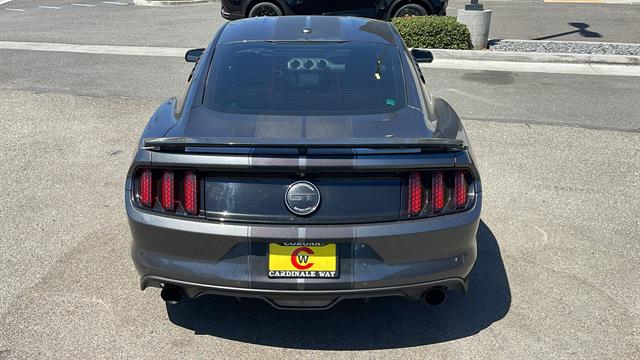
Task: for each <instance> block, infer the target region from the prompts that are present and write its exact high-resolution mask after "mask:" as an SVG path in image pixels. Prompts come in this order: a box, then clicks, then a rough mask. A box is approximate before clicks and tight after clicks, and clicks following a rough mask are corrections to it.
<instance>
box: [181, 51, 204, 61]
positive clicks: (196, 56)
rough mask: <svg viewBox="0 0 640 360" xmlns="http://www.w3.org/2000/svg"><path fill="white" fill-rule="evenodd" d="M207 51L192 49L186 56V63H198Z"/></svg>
mask: <svg viewBox="0 0 640 360" xmlns="http://www.w3.org/2000/svg"><path fill="white" fill-rule="evenodd" d="M204 50H205V49H192V50H189V51H187V53H186V54H184V60H185V61H186V62H198V60H200V57H201V56H202V54H203V53H204Z"/></svg>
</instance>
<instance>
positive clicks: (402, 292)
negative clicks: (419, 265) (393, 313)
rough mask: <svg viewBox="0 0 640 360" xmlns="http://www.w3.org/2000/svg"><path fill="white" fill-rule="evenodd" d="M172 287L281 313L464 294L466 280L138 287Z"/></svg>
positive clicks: (164, 282) (145, 281)
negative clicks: (438, 292)
mask: <svg viewBox="0 0 640 360" xmlns="http://www.w3.org/2000/svg"><path fill="white" fill-rule="evenodd" d="M169 285H171V286H176V287H179V288H180V289H182V290H183V291H184V293H185V294H186V295H187V296H189V297H190V298H198V297H200V296H203V295H210V294H211V295H223V296H233V297H242V298H256V299H261V300H264V301H266V302H267V303H269V304H270V305H271V306H273V307H275V308H277V309H282V310H298V309H301V310H309V309H313V310H326V309H329V308H331V307H332V306H333V305H335V304H337V303H338V302H340V301H342V300H347V299H367V298H374V297H385V296H403V297H406V298H409V299H411V300H417V299H419V298H420V297H421V296H422V295H423V294H424V293H425V291H427V290H429V289H432V288H435V287H439V288H442V289H444V290H446V291H451V290H463V291H465V292H466V291H467V280H466V279H460V278H450V279H442V280H438V281H431V282H427V283H419V284H411V285H401V286H388V287H382V288H370V289H351V290H338V291H335V290H315V291H314V290H268V289H248V288H234V287H227V286H215V285H207V284H197V283H192V282H187V281H180V280H174V279H167V278H162V277H158V276H145V277H143V278H142V280H141V282H140V286H141V288H142V289H143V290H144V289H146V288H147V287H157V288H163V287H165V286H169Z"/></svg>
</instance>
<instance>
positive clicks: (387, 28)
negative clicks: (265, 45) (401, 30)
mask: <svg viewBox="0 0 640 360" xmlns="http://www.w3.org/2000/svg"><path fill="white" fill-rule="evenodd" d="M246 41H283V42H288V41H291V42H297V41H309V42H313V41H318V42H344V41H367V42H377V43H383V44H395V43H396V40H395V36H394V33H393V31H392V29H391V25H390V24H389V23H387V22H385V21H380V20H373V19H365V18H357V17H338V16H320V15H317V16H275V17H269V16H264V17H255V18H248V19H243V20H236V21H231V22H229V23H228V24H227V25H226V26H225V28H224V30H223V31H222V34H221V35H220V38H219V39H218V42H217V45H223V44H228V43H235V42H246Z"/></svg>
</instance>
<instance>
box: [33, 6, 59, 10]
mask: <svg viewBox="0 0 640 360" xmlns="http://www.w3.org/2000/svg"><path fill="white" fill-rule="evenodd" d="M38 7H39V8H40V9H52V10H60V9H62V8H61V7H60V6H44V5H40V6H38Z"/></svg>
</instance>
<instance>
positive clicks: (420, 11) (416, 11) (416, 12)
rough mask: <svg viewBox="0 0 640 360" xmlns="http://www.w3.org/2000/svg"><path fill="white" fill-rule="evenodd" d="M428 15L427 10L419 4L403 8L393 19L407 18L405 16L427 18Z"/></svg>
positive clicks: (397, 11)
mask: <svg viewBox="0 0 640 360" xmlns="http://www.w3.org/2000/svg"><path fill="white" fill-rule="evenodd" d="M425 15H428V13H427V9H425V8H423V7H422V6H420V5H418V4H407V5H403V6H401V7H400V8H399V9H398V10H396V12H395V13H394V14H393V16H391V17H405V16H425Z"/></svg>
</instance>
